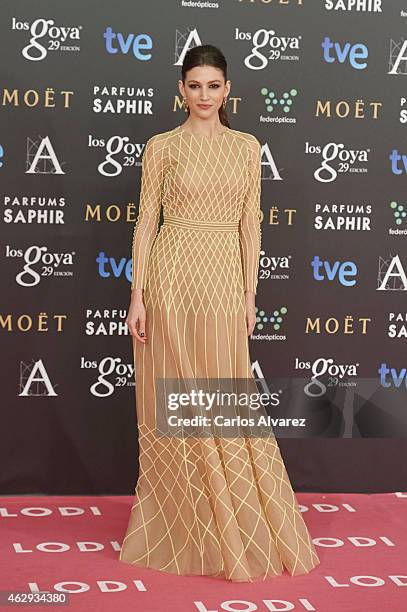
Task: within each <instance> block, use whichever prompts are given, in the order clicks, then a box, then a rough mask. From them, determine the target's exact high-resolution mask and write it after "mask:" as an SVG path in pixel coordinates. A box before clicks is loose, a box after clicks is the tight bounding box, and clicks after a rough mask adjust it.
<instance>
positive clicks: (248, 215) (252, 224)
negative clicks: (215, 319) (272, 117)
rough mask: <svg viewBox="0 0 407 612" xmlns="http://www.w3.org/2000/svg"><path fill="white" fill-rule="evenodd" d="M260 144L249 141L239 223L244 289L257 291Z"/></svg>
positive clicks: (259, 234) (254, 138) (254, 139)
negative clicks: (246, 180)
mask: <svg viewBox="0 0 407 612" xmlns="http://www.w3.org/2000/svg"><path fill="white" fill-rule="evenodd" d="M260 199H261V145H260V142H259V141H258V140H257V138H256V137H253V140H252V141H250V157H249V172H248V187H247V191H246V194H245V198H244V203H243V211H242V216H241V219H240V225H239V236H240V250H241V256H242V266H243V279H244V289H245V291H253V293H256V292H257V275H258V270H259V261H260V247H261V225H260V222H261V208H260Z"/></svg>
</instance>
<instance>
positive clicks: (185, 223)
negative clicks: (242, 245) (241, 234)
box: [163, 214, 239, 232]
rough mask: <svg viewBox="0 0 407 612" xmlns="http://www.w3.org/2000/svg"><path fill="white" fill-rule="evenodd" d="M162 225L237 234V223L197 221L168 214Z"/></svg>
mask: <svg viewBox="0 0 407 612" xmlns="http://www.w3.org/2000/svg"><path fill="white" fill-rule="evenodd" d="M163 225H174V226H176V227H181V228H185V229H194V230H201V231H204V232H208V231H209V232H237V231H238V230H239V221H199V220H197V219H185V218H184V217H177V216H176V215H170V214H166V215H164V223H163Z"/></svg>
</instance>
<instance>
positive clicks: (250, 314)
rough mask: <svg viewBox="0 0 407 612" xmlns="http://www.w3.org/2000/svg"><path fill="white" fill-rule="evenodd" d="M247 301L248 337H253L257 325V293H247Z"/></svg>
mask: <svg viewBox="0 0 407 612" xmlns="http://www.w3.org/2000/svg"><path fill="white" fill-rule="evenodd" d="M244 295H245V300H246V327H247V335H248V336H251V335H252V333H253V331H254V326H255V325H256V305H255V299H256V298H255V293H253V291H245V294H244Z"/></svg>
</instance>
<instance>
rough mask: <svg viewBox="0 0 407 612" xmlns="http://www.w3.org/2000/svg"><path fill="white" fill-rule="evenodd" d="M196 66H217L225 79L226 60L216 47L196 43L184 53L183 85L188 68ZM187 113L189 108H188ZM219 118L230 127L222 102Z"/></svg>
mask: <svg viewBox="0 0 407 612" xmlns="http://www.w3.org/2000/svg"><path fill="white" fill-rule="evenodd" d="M196 66H213V67H214V68H219V70H221V71H222V72H223V76H224V79H225V82H226V80H227V62H226V58H225V56H224V55H223V53H222V51H221V50H220V49H218V47H214V46H213V45H198V46H196V47H192V49H189V50H188V51H187V52H186V53H185V57H184V61H183V63H182V68H181V74H182V82H183V83H184V85H185V78H186V74H187V72H188V70H191V68H195V67H196ZM187 112H188V114H189V109H188V111H187ZM219 119H220V122H221V123H222V124H223V125H226V127H228V128H230V123H229V118H228V113H227V111H226V108H224V106H223V104H222V105H221V107H220V108H219Z"/></svg>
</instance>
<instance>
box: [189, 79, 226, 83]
mask: <svg viewBox="0 0 407 612" xmlns="http://www.w3.org/2000/svg"><path fill="white" fill-rule="evenodd" d="M188 83H200V81H197V79H189V81H188ZM208 83H220V79H213V81H208Z"/></svg>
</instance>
